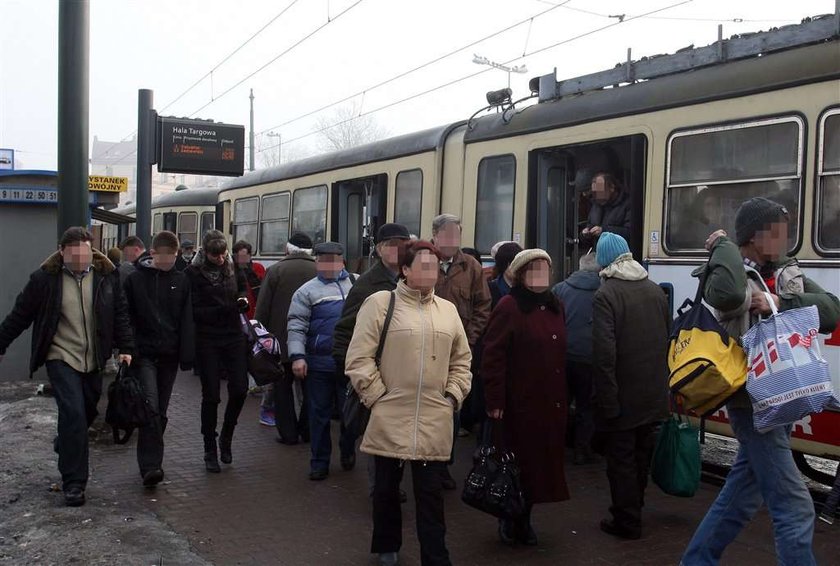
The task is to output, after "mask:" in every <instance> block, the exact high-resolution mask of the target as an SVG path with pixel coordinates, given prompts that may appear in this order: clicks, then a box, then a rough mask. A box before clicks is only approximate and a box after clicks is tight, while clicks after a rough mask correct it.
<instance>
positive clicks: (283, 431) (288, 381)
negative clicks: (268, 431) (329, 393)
mask: <svg viewBox="0 0 840 566" xmlns="http://www.w3.org/2000/svg"><path fill="white" fill-rule="evenodd" d="M283 369H284V370H285V372H284V373H285V375H284V376H283V379H281V380H280V381H278V382H277V383H275V384H274V422H275V426H276V427H277V433H278V434H279V435H280V438H281V439H282V440H283V441H284V442H290V443H295V442H298V441H299V440H301V439H302V440H303V441H304V442H308V441H309V410H308V408H307V407H308V405H309V399H308V395H307V394H306V380H305V379H304V380H302V381H301V382H300V385H301V388H302V389H303V407H302V408H301V410H300V418H298V416H297V413H296V412H295V395H294V391H293V390H292V385H293V384H294V382H295V376H294V374H292V364H291V362H287V363H284V364H283Z"/></svg>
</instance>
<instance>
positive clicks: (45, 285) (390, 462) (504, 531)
mask: <svg viewBox="0 0 840 566" xmlns="http://www.w3.org/2000/svg"><path fill="white" fill-rule="evenodd" d="M593 192H594V194H596V196H597V195H601V198H600V200H598V202H600V203H601V204H602V206H601V209H600V210H599V211H598V212H597V213H596V214H594V216H593V218H591V219H590V220H591V221H590V224H589V225H587V227H586V228H584V231H585V232H586V235H587V236H589V237H591V238H593V241H594V242H596V245H595V249H594V252H590V253H588V254H586V255H584V256H583V257H582V258H580V265H579V269H578V270H577V271H575V272H574V273H572V274H571V275H570V276H569V277H567V278H566V279H565V280H564V281H562V282H561V283H559V284H557V285H556V286H554V287H553V288H552V287H551V267H552V257H551V256H550V255H549V254H548V253H546V252H545V251H543V250H541V249H522V247H521V246H520V245H519V244H518V243H516V242H508V241H505V242H499V243H498V244H496V245H495V246H493V249H492V250H491V255H492V256H493V257H494V260H495V265H494V268H493V274H492V276H490V277H489V278H488V277H486V276H485V273H484V270H483V268H482V265H481V263H480V262H479V261H478V260H476V259H475V257H473V256H472V255H471V250H468V249H467V250H466V251H465V250H464V249H462V248H461V222H460V220H459V218H458V217H456V216H453V215H450V214H442V215H440V216H437V217H436V218H435V219H434V221H433V223H432V226H431V228H432V238H431V240H429V241H424V240H418V239H416V238H414V237H412V236H411V235H410V234H409V232H408V230H407V229H406V227H405V226H402V225H400V224H385V225H383V226H381V227H380V228H379V230H378V232H377V234H376V239H375V255H376V261H375V262H374V263H373V264H372V265H371V266H370V268H369V269H367V270H366V271H365V272H364V273H361V274H354V273H350V272H348V270H347V269H346V265H345V260H344V249H343V246H342V245H341V244H340V243H337V242H322V243H319V244H317V245H313V242H312V240H311V239H310V238H309V236H307V235H306V234H303V233H295V234H293V235H292V236H291V237H290V238H289V240H288V242H287V244H286V250H285V251H286V254H285V256H284V257H283V259H281V260H280V261H278V262H276V263H275V264H273V265H272V266H270V267H269V268H268V269H267V270H264V269H263V268H262V266H260V265H259V264H257V263H254V262H253V261H252V248H251V246H250V244H249V243H247V242H236V243H235V244H234V245H233V247H232V249H231V250H230V252H229V250H228V243H227V240H226V239H225V237H224V235H223V234H222V233H220V232H218V231H209V232H208V233H207V234H205V235H204V237H203V240H202V242H201V246H200V247H199V249H198V251H197V252H195V251H194V250H195V246H194V245H193V244H192V242H180V243H179V241H178V238H177V237H176V236H175V234H172V233H170V232H166V231H163V232H159V233H158V234H156V235H155V236H154V238H153V240H152V242H151V247H150V249H149V250H145V248H144V246H143V242H142V241H141V240H139V239H137V238H130V239H129V240H127V241H126V242H124V245H123V246H122V257H121V259H118V258H117V255H116V254H111V256H112V258H113V260H114V261H110V260H109V259H108V258H107V257H106V256H105V255H103V254H101V253H100V252H98V251H96V250H95V249H93V248H92V241H93V237H92V236H91V234H90V233H89V232H88V231H87V230H85V229H84V228H71V229H69V230H67V231H66V232H65V234H64V235H63V236H62V238H61V240H60V241H59V250H58V251H57V252H56V253H54V254H52V255H51V256H50V257H49V258H47V259H46V260H45V261H44V263H43V264H42V265H41V267H40V268H39V269H38V270H36V271H35V273H33V275H32V277H31V278H30V281H29V283H28V284H27V286H26V287H25V289H24V290H23V291H22V292H21V294H20V296H19V297H18V300H17V302H16V304H15V307H14V309H13V310H12V312H11V313H10V314H9V315H8V316H7V317H6V319H5V320H4V321H3V322H2V324H0V354H2V353H5V351H6V348H7V347H8V346H9V344H10V343H11V342H12V341H13V340H14V339H15V338H16V337H17V336H18V335H20V333H21V332H23V330H25V329H26V328H27V327H29V326H30V325H31V324H34V332H33V339H32V358H31V370H32V371H33V372H34V371H35V370H36V369H38V368H39V367H41V366H42V365H46V368H47V374H48V376H49V379H50V382H51V383H52V385H53V388H54V390H55V398H56V402H57V404H58V408H59V421H58V436H57V437H56V442H55V450H56V452H57V453H58V455H59V470H60V472H61V476H62V481H63V489H64V497H65V501H66V503H67V505H71V506H77V505H82V504H84V502H85V488H86V483H87V478H88V461H87V460H88V452H87V450H88V441H87V428H88V427H89V426H90V424H91V423H92V421H93V419H94V418H95V416H96V404H97V401H98V400H99V396H100V394H101V389H102V378H101V373H100V370H101V369H102V368H104V367H105V364H106V361H107V360H108V358H110V357H112V355H114V354H115V355H116V356H117V360H118V362H119V363H124V364H130V367H131V368H132V369H133V371H134V372H135V373H136V375H137V376H138V377H139V379H140V381H141V383H142V386H143V389H144V392H145V395H146V397H147V400H148V402H149V405H150V407H152V409H153V413H154V415H155V417H154V419H153V420H152V422H151V423H150V424H149V425H147V426H145V427H143V428H142V429H141V431H140V437H139V440H138V443H137V459H138V466H139V471H140V475H141V478H142V482H143V485H145V486H147V487H154V486H155V485H156V484H158V483H159V482H160V481H162V480H163V477H164V473H163V458H164V449H163V447H164V441H163V438H164V432H165V430H166V423H167V418H166V413H167V405H168V403H169V397H170V395H171V392H172V388H173V384H174V381H175V376H176V374H177V371H178V368H179V367H180V368H181V369H182V370H190V369H195V370H196V371H197V373H198V374H199V376H200V379H201V386H202V398H201V407H200V423H201V425H200V432H201V435H202V438H203V443H204V465H205V468H206V470H207V472H210V473H219V472H221V470H222V467H221V464H230V463H231V462H232V461H233V444H234V443H233V438H234V431H235V429H236V426H237V423H238V419H239V416H240V413H241V411H242V407H243V404H244V403H245V400H246V397H247V394H248V389H249V386H248V370H247V356H248V348H249V346H248V338H247V335H246V333H245V332H244V331H243V322H245V323H246V324H247V321H248V320H249V319H252V318H253V319H255V320H256V321H258V322H259V323H260V324H262V325H263V326H264V328H265V329H267V331H268V332H270V333H271V334H272V335H274V336H275V337H276V338H277V339H278V340H279V341H280V343H281V344H282V345H283V348H282V354H281V359H280V360H279V363H280V364H282V367H283V368H284V372H283V377H282V378H281V379H280V380H279V381H277V382H275V383H273V384H272V386H271V387H268V388H265V390H264V391H263V398H262V400H261V411H260V422H261V423H263V424H267V425H270V426H275V427H276V429H277V432H278V437H277V440H278V441H279V442H280V443H282V444H284V445H294V444H298V443H300V442H309V443H310V472H309V479H310V480H313V481H316V482H317V481H320V480H324V479H325V478H327V477H328V475H329V474H330V472H331V459H332V440H331V434H330V430H331V420H333V418H334V416H335V415H336V414H341V411H342V407H343V404H344V402H345V400H346V396H347V391H348V390H349V389H348V384H350V385H351V387H352V390H353V391H355V393H356V394H357V395H358V397H359V400H360V401H361V403H363V404H364V406H365V407H367V408H368V409H369V410H370V419H369V422H368V424H367V426H366V428H365V429H364V431H361V436H362V438H361V443H360V448H359V449H360V451H361V452H362V453H364V454H366V455H367V457H366V458H365V464H366V468H367V472H368V484H369V493H370V496H371V500H372V508H373V536H372V541H371V545H370V551H371V552H372V553H374V554H377V555H378V560H379V563H380V564H383V565H393V564H397V563H398V562H399V551H400V548H401V545H402V520H401V511H400V503H401V502H402V501H405V499H406V497H407V495H406V494H405V492H404V491H402V490H401V488H400V485H401V479H402V476H403V472H404V470H405V468H407V467H410V468H411V473H412V477H413V496H414V500H415V506H416V525H417V536H418V539H419V542H420V549H421V561H422V563H423V564H424V565H448V564H450V563H451V561H450V558H449V553H448V550H447V547H446V542H445V534H446V523H445V518H444V498H443V493H442V492H443V490H445V489H449V490H452V489H456V487H457V482H456V480H455V479H454V478H453V477H452V475H451V474H450V472H449V465H450V464H451V463H452V461H453V458H454V453H455V452H454V446H455V443H456V441H457V439H458V438H459V437H462V436H465V435H469V434H470V433H476V436H477V437H480V436H482V435H479V434H478V431H479V429H481V428H482V427H489V430H490V431H492V433H491V434H490V435H489V436H490V437H491V438H492V439H493V442H495V443H499V444H502V445H504V446H506V447H507V448H508V449H510V450H511V451H512V452H513V453H515V454H516V458H517V462H518V465H519V468H520V473H521V482H522V491H523V495H524V500H525V512H524V513H523V514H522V515H521V516H518V517H516V518H515V519H511V520H507V519H502V520H500V521H499V524H498V536H499V538H500V540H501V541H502V542H503V543H505V544H508V545H537V544H538V534H537V529H536V528H535V525H534V524H533V522H532V519H531V516H532V513H531V511H532V508H533V505H535V504H540V503H549V502H560V501H565V500H568V499H569V498H570V491H571V490H570V486H569V485H568V483H567V481H566V474H565V469H564V466H565V461H566V455H565V446H566V437H567V431H569V432H570V433H571V434H570V435H569V436H570V438H571V439H572V441H571V445H572V446H573V450H574V453H573V458H572V462H573V463H574V464H575V465H587V464H594V463H599V462H604V460H605V467H606V475H607V478H608V482H609V487H610V495H611V504H610V506H609V509H608V511H609V516H608V518H605V519H604V520H602V521H601V523H600V528H601V530H603V531H604V532H605V533H607V534H609V535H613V536H615V537H619V538H625V539H638V538H640V537H641V536H642V533H643V530H642V525H643V522H642V509H643V507H644V497H645V488H646V486H647V480H648V474H649V466H650V462H651V456H652V452H653V448H654V444H655V440H656V432H657V427H658V424H659V423H660V422H662V421H663V420H664V419H666V418H667V416H668V413H669V395H668V384H667V379H668V373H669V372H668V367H667V358H666V353H667V346H668V339H669V335H670V329H671V324H672V319H671V313H670V310H669V305H668V301H667V299H666V296H665V294H664V292H663V291H662V289H661V288H660V287H659V286H658V285H657V284H656V283H654V282H652V281H651V280H650V279H649V278H648V273H647V271H646V270H645V269H644V268H643V267H642V265H640V264H639V263H638V262H637V261H636V260H634V259H633V254H632V253H631V251H630V248H629V245H628V243H627V240H626V238H625V236H626V234H621V232H622V230H623V229H624V226H625V225H626V224H627V222H628V220H627V218H628V214H629V213H628V212H627V211H628V210H629V209H628V207H627V205H626V197H625V196H622V194H623V193H621V192H620V190H619V188H618V183H617V181H615V180H614V179H613V178H611V177H609V176H605V175H600V176H596V179H595V180H593ZM595 217H597V218H595ZM596 222H597V223H596ZM601 224H603V227H602V226H601ZM786 230H787V211H786V210H785V208H784V206H782V205H780V204H777V203H774V202H772V201H768V200H766V199H761V198H753V199H750V200H749V201H747V202H745V203H744V204H743V205H742V206H741V208H740V209H739V211H738V214H737V221H736V237H735V240H734V241H733V240H730V239H729V238H728V236H727V235H726V233H724V232H723V231H716V232H714V233H713V234H712V235H711V236H710V237H709V239H708V241H707V248H708V249H709V250H710V251H711V258H710V261H709V264H708V266H707V268H708V269H709V270H710V271H711V275H710V276H709V277H708V278H707V283H706V287H705V292H704V298H705V299H706V300H707V302H708V303H709V304H710V305H712V306H713V307H715V309H719V310H718V311H716V312H718V314H719V318H720V319H721V320H723V321H725V324H726V325H727V326H728V327H731V328H728V329H729V331H730V332H731V333H733V335H736V336H740V335H742V334H743V333H744V332H746V330H747V329H749V327H750V326H751V325H753V324H755V321H756V320H757V319H758V316H759V315H761V314H766V313H768V312H769V311H770V307H769V305H768V304H767V301H769V300H773V301H775V302H776V306H777V307H778V308H779V310H785V309H789V308H794V307H798V306H804V305H811V304H815V305H817V306H818V308H819V310H820V318H821V326H822V328H821V330H822V331H830V330H832V329H833V328H834V327H835V326H836V324H837V321H838V318H840V305H838V300H837V298H836V297H834V296H833V295H831V294H830V293H828V292H826V291H825V290H823V289H821V288H819V287H818V286H817V285H816V284H815V283H814V282H813V281H811V280H810V279H808V278H807V277H805V275H804V274H803V273H802V271H801V269H800V268H799V267H798V265H797V264H796V262H795V260H793V259H789V258H785V257H784V252H785V250H786V249H787V248H786V245H785V243H786V242H787V233H786ZM114 262H118V266H115V264H114ZM745 264H746V265H748V266H750V267H751V268H753V269H752V270H745V269H744V267H743V266H744V265H745ZM704 269H706V267H704ZM698 274H699V273H698ZM748 274H759V277H761V278H762V279H763V281H764V283H765V284H767V285H769V286H770V289H771V294H770V295H769V298H768V295H766V294H764V293H762V292H759V291H758V286H757V285H755V284H754V282H753V281H751V279H750V277H751V275H748ZM223 381H226V383H227V390H228V395H227V404H226V407H225V409H224V416H223V420H222V425H221V429H220V430H219V427H218V410H219V405H220V403H221V395H220V390H221V387H222V382H223ZM296 396H297V397H299V398H301V399H302V406H301V407H298V406H297V403H296ZM745 397H746V395H745V394H742V395H738V396H736V398H733V400H732V402H731V403H730V416H731V420H732V425H733V428H734V430H735V433H736V436H737V438H738V440H739V441H740V448H739V452H738V456H737V458H736V463H735V465H734V466H733V469H732V473H730V475H729V477H728V479H727V483H726V485H725V487H724V488H723V490H722V491H721V493H720V495H719V497H718V500H717V501H716V502H715V504H714V505H713V507H712V508H711V509H710V510H709V513H708V515H707V516H706V518H705V519H704V520H703V522H702V524H701V525H700V527H699V528H698V530H697V533H696V534H695V536H694V538H693V539H692V541H691V543H690V545H689V548H688V550H687V551H686V554H685V556H684V557H683V564H685V565H686V566H693V565H698V564H702V565H705V564H716V563H717V562H718V560H719V559H720V557H721V554H722V553H723V550H724V549H725V547H726V545H727V544H728V543H729V542H731V541H732V540H734V538H735V537H736V536H737V533H738V531H739V530H740V528H741V527H743V526H744V524H746V523H747V522H748V521H749V520H750V519H751V518H752V516H753V515H754V514H755V512H756V510H757V509H758V507H759V506H760V505H761V503H762V502H766V503H767V504H768V507H769V509H770V513H771V516H772V517H773V522H774V531H775V536H776V542H777V549H778V553H779V557H780V560H783V562H784V563H790V564H794V563H796V564H813V563H814V559H813V553H812V551H811V537H812V533H813V524H814V511H813V507H812V505H811V503H810V498H809V496H808V493H807V490H806V489H805V486H804V484H803V483H802V480H801V478H799V476H798V473H797V472H796V468H795V466H794V464H793V461H792V457H791V455H790V450H789V435H790V429H789V428H787V429H779V430H776V431H773V432H772V433H768V434H765V435H762V434H758V433H756V432H755V430H754V429H753V427H752V424H751V418H750V405H749V402H748V400H746V401H745ZM570 407H573V415H572V414H570V412H571V411H570ZM340 426H341V429H340V440H339V451H338V452H339V462H340V465H341V468H342V469H343V470H347V471H349V470H353V469H354V468H355V465H356V458H357V454H356V447H357V444H358V443H359V438H357V437H356V436H358V433H359V431H354V430H350V429H348V428H346V427H345V426H344V423H341V425H340ZM599 454H600V455H599ZM602 456H603V458H604V459H603V460H602ZM220 461H221V464H220ZM571 487H574V486H571Z"/></svg>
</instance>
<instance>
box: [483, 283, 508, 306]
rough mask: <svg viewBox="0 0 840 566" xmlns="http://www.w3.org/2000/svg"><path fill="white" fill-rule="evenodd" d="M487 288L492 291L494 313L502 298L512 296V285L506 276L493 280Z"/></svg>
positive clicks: (491, 302) (491, 301) (491, 299)
mask: <svg viewBox="0 0 840 566" xmlns="http://www.w3.org/2000/svg"><path fill="white" fill-rule="evenodd" d="M487 287H488V288H489V289H490V312H492V311H493V309H495V308H496V305H498V304H499V301H501V300H502V297H506V296H507V295H508V294H510V285H508V282H507V281H505V278H504V276H503V275H500V276H499V277H497V278H496V279H491V280H490V281H489V282H488V283H487Z"/></svg>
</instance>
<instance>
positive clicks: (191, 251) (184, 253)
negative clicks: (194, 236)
mask: <svg viewBox="0 0 840 566" xmlns="http://www.w3.org/2000/svg"><path fill="white" fill-rule="evenodd" d="M194 256H195V248H181V257H183V258H184V261H190V260H192V258H193V257H194Z"/></svg>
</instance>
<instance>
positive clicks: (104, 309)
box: [0, 227, 134, 507]
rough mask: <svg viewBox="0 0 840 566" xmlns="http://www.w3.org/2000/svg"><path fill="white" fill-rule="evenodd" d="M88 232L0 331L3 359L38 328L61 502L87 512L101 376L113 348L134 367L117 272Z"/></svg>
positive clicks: (23, 296) (35, 356)
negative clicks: (91, 431)
mask: <svg viewBox="0 0 840 566" xmlns="http://www.w3.org/2000/svg"><path fill="white" fill-rule="evenodd" d="M91 242H93V236H92V235H91V233H90V232H88V231H87V230H86V229H85V228H82V227H73V228H68V229H67V230H66V231H65V232H64V234H63V235H62V236H61V240H60V241H59V249H58V251H57V252H55V253H54V254H52V255H51V256H50V257H48V258H47V259H46V260H45V261H44V263H42V264H41V267H40V268H39V269H38V270H37V271H35V272H34V273H33V274H32V275H31V276H30V277H29V283H27V284H26V287H24V289H23V291H22V292H21V293H20V295H18V297H17V300H16V301H15V306H14V308H13V309H12V312H11V313H9V315H8V316H7V317H6V319H5V320H4V321H3V323H2V324H0V359H2V356H3V354H5V352H6V349H7V348H8V347H9V345H10V344H11V343H12V342H13V341H14V340H15V338H17V337H18V336H20V334H21V332H23V331H24V330H26V329H27V328H28V327H29V325H30V324H33V325H34V326H33V330H32V355H31V357H30V362H29V369H30V371H31V372H33V373H34V372H35V370H37V369H38V368H39V367H41V366H42V365H45V364H46V366H47V375H48V376H49V379H50V383H51V384H52V387H53V391H54V392H55V402H56V404H57V405H58V437H57V439H56V444H55V449H56V452H58V469H59V471H60V472H61V479H62V483H63V490H64V501H65V503H66V504H67V505H69V506H71V507H77V506H79V505H84V503H85V488H86V486H87V480H88V433H87V431H88V428H89V427H90V425H91V424H92V423H93V420H94V419H95V418H96V415H97V410H96V405H97V403H98V402H99V396H100V395H101V394H102V375H101V374H100V370H101V369H102V368H104V367H105V362H106V360H107V359H108V358H109V357H110V356H111V352H112V349H113V348H117V349H119V361H120V362H126V363H131V354H132V352H133V350H134V338H133V336H132V331H131V325H130V323H129V319H128V311H127V308H126V303H125V295H124V294H123V290H122V286H121V285H120V280H119V275H118V274H117V271H116V270H115V269H114V265H113V264H112V263H111V262H110V261H109V260H108V258H107V257H105V256H104V255H103V254H101V253H99V252H98V251H96V250H94V249H93V248H92V247H91Z"/></svg>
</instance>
